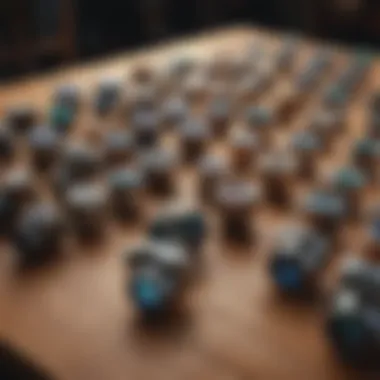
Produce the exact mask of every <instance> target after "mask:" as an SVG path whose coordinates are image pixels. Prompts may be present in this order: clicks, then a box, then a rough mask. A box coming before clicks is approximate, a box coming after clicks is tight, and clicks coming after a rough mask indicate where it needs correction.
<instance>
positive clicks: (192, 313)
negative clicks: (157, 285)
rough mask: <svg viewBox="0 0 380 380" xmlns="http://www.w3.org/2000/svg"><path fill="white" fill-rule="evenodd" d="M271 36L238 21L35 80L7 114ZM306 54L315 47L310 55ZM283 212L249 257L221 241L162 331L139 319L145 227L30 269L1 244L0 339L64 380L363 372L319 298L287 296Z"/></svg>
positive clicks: (7, 91) (10, 92) (118, 232)
mask: <svg viewBox="0 0 380 380" xmlns="http://www.w3.org/2000/svg"><path fill="white" fill-rule="evenodd" d="M262 36H265V38H266V41H267V42H268V43H269V44H271V43H272V42H273V43H276V35H269V34H268V33H266V32H261V31H256V30H253V29H251V28H246V27H238V28H233V29H229V30H224V31H217V32H213V33H208V34H207V35H202V36H199V37H197V38H194V39H189V40H184V41H179V42H178V41H175V42H174V43H171V44H168V45H167V46H163V47H158V48H154V49H152V50H151V51H150V50H149V49H148V51H145V50H144V51H142V52H138V53H136V54H127V55H122V56H120V57H114V58H110V59H107V60H105V61H102V62H99V63H91V64H90V65H85V66H82V67H76V68H69V69H64V70H62V71H58V72H56V73H54V74H48V75H46V76H43V77H40V78H31V79H27V80H24V81H22V82H19V83H14V84H11V85H9V86H7V87H3V88H2V89H1V91H0V110H5V109H6V108H7V107H8V106H9V105H11V104H14V103H17V102H20V101H25V100H26V101H30V102H32V103H34V104H36V105H37V106H41V107H42V106H44V105H46V102H47V100H48V99H49V97H50V95H51V92H52V90H53V89H54V87H55V86H56V85H57V84H59V83H62V82H65V81H67V80H69V81H73V82H77V83H79V84H80V85H83V88H84V89H85V91H89V92H90V91H91V85H93V84H94V83H95V82H96V79H97V78H99V77H101V76H103V75H106V74H112V75H121V76H122V75H126V74H127V72H128V68H129V67H131V65H133V63H134V62H138V61H140V59H142V58H143V59H146V60H149V61H151V62H157V63H161V62H165V61H166V60H167V59H168V57H170V56H171V55H173V54H176V53H178V52H185V53H186V54H195V55H199V56H202V57H204V56H207V55H209V54H211V53H212V52H213V51H215V50H218V49H219V48H221V47H223V48H225V47H227V48H233V49H239V48H242V47H243V46H246V44H247V43H248V42H250V41H251V40H253V39H256V38H262ZM308 54H309V53H308V47H307V44H306V45H305V53H302V54H301V55H305V56H307V55H308ZM374 78H375V77H374ZM378 81H379V79H377V81H376V80H374V81H372V83H371V86H377V83H376V82H378ZM363 101H364V100H363ZM355 112H359V111H357V108H355ZM355 115H356V113H355ZM355 117H356V119H355V121H357V120H361V119H360V118H361V117H362V116H355ZM278 218H283V216H282V215H279V214H277V213H275V212H272V211H271V212H268V213H264V214H262V216H261V217H260V223H259V229H260V231H261V234H260V236H261V238H260V242H258V243H257V244H256V245H255V247H253V248H252V249H251V252H249V253H248V254H245V255H244V254H239V252H234V251H233V250H229V249H228V248H225V247H222V246H221V244H220V243H218V241H217V240H216V239H213V238H212V237H211V238H210V239H209V242H208V243H207V247H206V249H205V251H206V252H205V273H204V274H203V275H202V276H201V277H202V278H201V279H200V280H199V282H198V284H196V285H195V286H194V288H193V291H192V292H191V293H190V295H189V299H188V300H187V301H188V302H187V304H188V308H187V312H186V313H185V315H184V316H182V317H180V316H179V317H177V318H175V320H173V321H172V322H171V323H170V325H169V326H167V327H166V328H165V329H161V330H159V331H156V330H155V331H146V330H145V329H144V328H142V327H141V326H140V325H139V324H138V322H137V321H136V316H135V313H134V311H133V308H132V307H131V305H130V301H129V300H128V297H127V296H126V270H125V268H124V265H123V262H122V259H121V254H122V253H123V249H124V248H125V247H126V245H127V243H128V241H129V239H131V238H132V239H136V236H137V235H135V232H136V231H125V230H122V229H120V228H119V229H118V228H115V230H114V231H113V232H111V234H110V236H109V238H108V240H107V242H105V243H104V244H102V245H99V246H98V247H96V248H95V249H92V250H91V252H83V251H82V252H71V253H69V254H68V255H67V257H65V258H64V259H62V261H61V262H59V263H57V264H56V265H54V266H52V267H50V268H45V269H43V270H40V271H37V272H33V273H30V274H28V275H26V276H21V275H20V274H19V273H17V271H15V269H14V260H13V256H12V253H11V250H10V248H9V247H8V246H7V244H6V243H3V245H2V249H1V257H0V261H1V263H0V272H1V273H0V336H1V337H3V338H4V339H6V340H7V341H10V342H11V343H13V345H14V346H15V347H18V348H19V349H20V350H22V351H24V352H26V353H27V354H29V356H30V357H31V358H32V359H34V361H35V362H36V363H39V364H40V365H41V366H43V367H44V368H46V369H47V370H48V371H50V372H51V373H52V374H54V375H56V376H57V378H58V379H62V380H125V379H131V380H139V379H157V380H158V379H165V380H168V379H173V380H177V379H178V380H179V379H181V380H185V379H189V380H190V379H199V380H200V379H205V380H213V379H215V380H230V379H238V380H243V379H256V380H259V379H264V380H265V379H270V380H275V379H282V380H285V379H289V380H290V379H308V380H320V379H324V380H333V379H335V380H338V379H347V378H356V377H355V376H356V375H355V374H354V373H349V372H348V370H347V369H345V368H343V367H342V366H341V365H340V364H339V361H338V360H337V358H336V357H335V356H334V354H333V353H332V350H331V348H330V346H329V344H328V341H327V339H326V337H325V334H324V330H323V317H322V313H321V308H320V305H315V304H302V303H297V302H292V301H289V300H288V301H286V300H283V299H281V298H280V297H279V296H278V295H276V291H275V289H274V288H273V286H272V285H271V281H270V279H269V277H268V274H267V268H266V266H267V256H268V255H267V254H268V249H267V247H268V244H270V241H271V237H272V236H273V225H274V220H278ZM358 241H359V240H358ZM355 244H356V240H355V242H354V245H355ZM348 246H350V245H348ZM358 246H359V247H360V245H359V244H358ZM360 378H363V377H360Z"/></svg>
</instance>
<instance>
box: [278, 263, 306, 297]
mask: <svg viewBox="0 0 380 380" xmlns="http://www.w3.org/2000/svg"><path fill="white" fill-rule="evenodd" d="M272 275H273V277H274V280H275V282H276V284H277V285H278V286H279V287H280V288H281V289H282V290H285V291H299V290H302V286H303V281H302V277H303V276H302V273H301V270H300V268H299V266H298V265H297V264H296V263H295V262H290V261H287V260H278V261H276V262H275V263H274V265H273V267H272Z"/></svg>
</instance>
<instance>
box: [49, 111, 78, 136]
mask: <svg viewBox="0 0 380 380" xmlns="http://www.w3.org/2000/svg"><path fill="white" fill-rule="evenodd" d="M73 121H74V111H73V110H72V109H71V108H70V107H67V106H65V105H60V104H57V105H54V106H53V108H52V109H51V113H50V122H51V124H52V126H53V128H54V129H55V130H56V131H57V132H63V133H64V132H66V131H67V130H68V129H69V127H70V125H71V124H72V123H73Z"/></svg>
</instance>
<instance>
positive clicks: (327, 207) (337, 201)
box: [305, 191, 346, 218]
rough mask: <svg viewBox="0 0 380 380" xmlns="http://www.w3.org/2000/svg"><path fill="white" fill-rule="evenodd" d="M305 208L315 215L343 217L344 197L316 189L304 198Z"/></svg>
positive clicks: (344, 210) (344, 211) (344, 208)
mask: <svg viewBox="0 0 380 380" xmlns="http://www.w3.org/2000/svg"><path fill="white" fill-rule="evenodd" d="M305 208H306V210H307V211H308V212H311V213H313V214H316V215H325V216H332V217H337V218H340V217H343V216H344V215H345V213H346V204H345V202H344V199H343V198H342V197H340V196H339V195H336V194H331V193H328V192H323V191H316V192H314V193H312V194H310V195H309V197H308V198H307V199H306V204H305Z"/></svg>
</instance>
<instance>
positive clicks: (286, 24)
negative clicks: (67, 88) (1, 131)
mask: <svg viewBox="0 0 380 380" xmlns="http://www.w3.org/2000/svg"><path fill="white" fill-rule="evenodd" d="M378 21H380V1H378V0H106V1H103V0H0V79H1V80H7V79H8V80H9V79H13V78H15V77H17V76H20V75H24V74H29V73H31V72H38V71H42V70H46V69H48V68H51V67H56V66H57V65H59V64H63V63H67V62H76V61H82V60H87V59H91V58H94V57H99V56H102V55H105V54H109V53H113V52H116V51H119V50H120V51H121V50H126V49H131V48H134V47H138V46H141V45H146V44H151V43H154V42H156V41H157V40H165V39H168V38H173V37H176V36H181V35H185V34H191V33H193V32H195V31H200V30H204V29H208V28H212V27H217V26H223V25H231V24H234V23H254V24H261V25H266V26H270V27H277V28H281V29H291V30H297V31H302V32H305V33H307V34H311V35H316V36H321V37H325V38H330V39H340V40H344V41H347V42H360V43H363V42H364V43H366V44H373V45H376V46H377V45H378V44H379V42H380V27H379V26H378V25H380V23H379V22H378Z"/></svg>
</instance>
